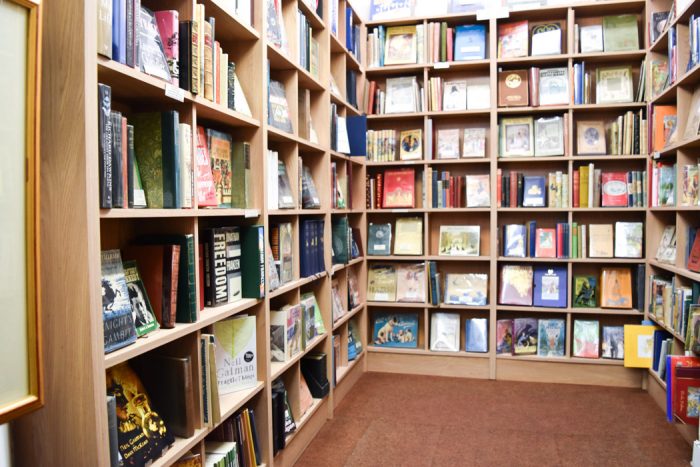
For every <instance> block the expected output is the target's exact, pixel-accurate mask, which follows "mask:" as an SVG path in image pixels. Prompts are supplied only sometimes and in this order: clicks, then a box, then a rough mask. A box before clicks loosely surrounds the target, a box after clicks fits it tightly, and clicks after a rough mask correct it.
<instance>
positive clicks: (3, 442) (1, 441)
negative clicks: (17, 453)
mask: <svg viewBox="0 0 700 467" xmlns="http://www.w3.org/2000/svg"><path fill="white" fill-rule="evenodd" d="M10 465H12V464H11V462H10V428H9V425H0V467H10Z"/></svg>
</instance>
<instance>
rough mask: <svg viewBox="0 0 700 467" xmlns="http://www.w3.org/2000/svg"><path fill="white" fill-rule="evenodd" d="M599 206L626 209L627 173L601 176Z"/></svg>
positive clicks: (611, 173)
mask: <svg viewBox="0 0 700 467" xmlns="http://www.w3.org/2000/svg"><path fill="white" fill-rule="evenodd" d="M600 191H601V194H602V198H601V206H603V207H613V206H622V207H627V202H628V200H627V198H628V197H627V173H626V172H603V173H602V174H601V190H600Z"/></svg>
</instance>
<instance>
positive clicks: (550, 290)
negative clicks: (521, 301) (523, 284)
mask: <svg viewBox="0 0 700 467" xmlns="http://www.w3.org/2000/svg"><path fill="white" fill-rule="evenodd" d="M534 275H535V280H534V286H533V295H534V305H535V306H543V307H553V308H566V297H567V290H568V288H567V284H568V278H567V272H566V266H563V267H562V266H535V271H534Z"/></svg>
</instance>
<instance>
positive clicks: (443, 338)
mask: <svg viewBox="0 0 700 467" xmlns="http://www.w3.org/2000/svg"><path fill="white" fill-rule="evenodd" d="M459 334H460V332H459V313H433V314H432V316H431V317H430V350H433V351H440V352H459Z"/></svg>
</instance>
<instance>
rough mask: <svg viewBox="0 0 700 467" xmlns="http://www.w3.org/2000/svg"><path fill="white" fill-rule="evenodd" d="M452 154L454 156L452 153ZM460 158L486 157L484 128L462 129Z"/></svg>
mask: <svg viewBox="0 0 700 467" xmlns="http://www.w3.org/2000/svg"><path fill="white" fill-rule="evenodd" d="M457 139H459V136H457ZM457 152H458V151H457ZM452 153H453V154H454V151H453V152H452ZM462 157H464V158H468V157H486V128H465V129H464V135H463V140H462Z"/></svg>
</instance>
